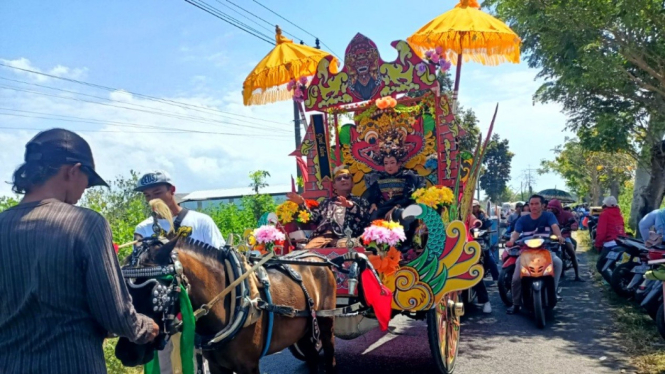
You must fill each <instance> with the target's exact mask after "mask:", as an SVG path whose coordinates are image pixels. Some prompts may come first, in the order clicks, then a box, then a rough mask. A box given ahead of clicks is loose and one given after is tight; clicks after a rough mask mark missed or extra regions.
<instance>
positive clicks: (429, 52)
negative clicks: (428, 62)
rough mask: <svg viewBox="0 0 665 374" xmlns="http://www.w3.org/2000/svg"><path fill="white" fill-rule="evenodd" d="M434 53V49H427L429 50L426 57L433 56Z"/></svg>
mask: <svg viewBox="0 0 665 374" xmlns="http://www.w3.org/2000/svg"><path fill="white" fill-rule="evenodd" d="M433 54H434V51H427V52H425V57H427V58H432V55H433Z"/></svg>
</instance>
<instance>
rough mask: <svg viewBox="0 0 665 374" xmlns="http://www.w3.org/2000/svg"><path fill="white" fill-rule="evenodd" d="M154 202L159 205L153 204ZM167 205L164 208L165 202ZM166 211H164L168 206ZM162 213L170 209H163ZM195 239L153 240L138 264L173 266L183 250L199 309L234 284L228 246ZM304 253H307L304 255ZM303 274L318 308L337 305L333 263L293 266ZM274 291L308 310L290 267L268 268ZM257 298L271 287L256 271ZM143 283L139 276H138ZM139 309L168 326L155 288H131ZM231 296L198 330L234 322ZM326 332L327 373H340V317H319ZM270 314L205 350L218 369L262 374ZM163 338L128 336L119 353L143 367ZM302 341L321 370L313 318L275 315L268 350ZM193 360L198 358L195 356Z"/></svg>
mask: <svg viewBox="0 0 665 374" xmlns="http://www.w3.org/2000/svg"><path fill="white" fill-rule="evenodd" d="M151 206H153V204H152V203H151ZM162 208H163V207H162ZM162 212H163V210H162ZM160 214H161V215H162V216H164V214H166V213H160ZM228 250H229V249H222V250H220V249H217V248H214V247H212V246H210V245H207V244H204V243H202V242H199V241H196V240H193V239H191V238H183V237H181V236H177V235H176V236H175V237H173V238H172V239H171V240H170V241H168V242H167V243H165V244H156V245H151V247H150V248H149V249H148V250H147V251H145V252H144V253H143V254H142V255H141V256H140V259H139V262H138V267H139V268H141V267H154V266H168V265H169V264H170V263H171V255H172V252H173V251H177V252H176V253H177V256H178V261H179V262H180V263H181V264H182V268H183V270H182V271H183V274H184V276H185V279H187V281H188V283H189V292H188V294H189V298H190V300H191V303H192V307H193V309H194V310H197V309H199V308H200V307H201V306H202V305H204V304H206V303H208V302H209V301H210V300H211V299H213V298H214V297H215V296H216V295H218V294H219V293H221V292H222V290H224V289H225V288H226V287H227V286H228V284H229V272H228V271H227V268H226V267H225V265H224V258H225V254H224V251H228ZM238 257H240V258H241V259H242V261H243V262H244V266H245V268H246V269H248V268H249V264H248V263H247V262H246V260H245V257H244V256H238ZM301 258H302V257H301ZM305 258H306V260H307V261H310V262H324V260H323V259H321V258H320V257H317V256H315V255H305ZM289 266H290V267H291V268H292V269H293V270H295V271H296V272H298V273H299V274H300V275H301V277H302V282H303V285H304V286H305V288H306V289H307V290H308V293H309V295H310V297H311V299H312V301H313V307H312V309H313V310H319V311H320V310H333V309H335V307H336V282H335V276H334V274H333V272H332V270H331V269H330V268H329V267H327V266H308V265H299V264H292V265H289ZM266 273H267V276H268V279H269V281H270V284H271V286H270V292H271V296H272V303H273V304H274V305H279V306H286V307H292V308H293V309H296V310H307V309H308V303H307V298H306V297H305V295H304V292H303V290H302V288H301V286H300V285H299V284H298V283H296V282H295V281H294V280H293V279H292V278H291V277H290V276H289V275H287V274H286V273H285V272H283V271H280V270H279V269H277V268H268V269H267V271H266ZM249 280H250V282H249V284H250V294H251V297H255V296H259V294H260V297H261V299H263V300H265V290H264V289H259V288H258V287H257V285H258V284H259V282H258V281H257V278H256V276H255V275H254V274H252V275H251V276H250V277H249ZM137 283H138V279H137ZM129 291H130V294H131V295H132V300H133V304H134V307H135V309H136V310H137V312H139V313H142V314H145V315H147V316H149V317H151V318H152V319H153V320H155V321H156V322H157V323H158V324H159V325H160V327H162V331H163V330H164V328H163V326H164V322H163V320H162V314H161V313H158V312H155V311H153V305H152V304H151V300H152V296H151V294H150V292H151V288H150V287H144V288H135V287H131V288H130V289H129ZM229 299H230V298H228V297H227V298H225V299H224V300H223V302H219V303H216V304H214V305H213V306H212V307H211V308H210V311H209V313H208V314H206V315H204V316H203V317H201V318H200V319H199V320H198V321H197V322H196V333H197V334H199V335H202V336H211V335H214V334H216V333H217V332H219V331H221V330H222V329H224V327H226V325H227V324H228V323H229V319H230V313H231V310H232V308H233V307H232V306H231V303H232V302H231V301H230V300H229ZM317 320H318V326H319V331H320V343H321V348H322V350H323V353H324V355H323V358H324V366H325V369H326V372H331V373H332V372H335V367H336V362H335V357H334V351H335V341H334V317H317ZM267 325H268V313H267V312H265V311H260V316H259V317H258V318H257V319H256V322H255V323H253V324H250V325H248V326H245V327H242V328H241V329H240V330H239V331H238V333H237V334H236V335H235V337H234V338H233V339H231V340H230V341H228V342H226V343H225V344H224V345H223V346H221V347H215V348H214V349H213V350H204V351H203V355H204V357H205V358H206V359H207V360H208V364H209V369H210V372H211V373H212V374H233V373H234V372H235V373H238V374H259V373H260V370H259V359H260V358H261V356H262V353H263V350H264V346H265V344H266V335H267V334H266V333H267V329H268V327H267ZM158 344H159V343H157V342H153V343H150V344H145V345H137V344H134V343H132V342H130V341H129V340H128V339H126V338H120V340H119V341H118V344H117V346H116V357H117V358H118V359H120V361H121V362H122V363H123V365H125V366H137V365H144V364H146V363H148V362H149V361H150V360H151V359H152V358H153V357H154V352H155V349H157V346H158ZM294 345H296V346H297V348H298V349H299V350H300V351H301V352H302V354H303V356H304V357H303V358H304V359H305V361H306V364H307V367H308V369H309V372H310V373H318V365H319V352H318V348H317V346H316V342H314V341H313V339H312V318H311V317H300V316H297V317H287V316H284V315H280V314H275V315H274V323H273V329H272V339H271V340H270V345H269V347H268V350H267V354H273V353H276V352H280V351H282V350H283V349H285V348H288V347H292V346H294ZM192 359H193V358H192Z"/></svg>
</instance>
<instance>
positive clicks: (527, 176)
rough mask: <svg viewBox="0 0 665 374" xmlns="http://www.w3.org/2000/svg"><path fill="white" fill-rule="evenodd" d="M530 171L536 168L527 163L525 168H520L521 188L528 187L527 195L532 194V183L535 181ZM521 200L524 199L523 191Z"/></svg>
mask: <svg viewBox="0 0 665 374" xmlns="http://www.w3.org/2000/svg"><path fill="white" fill-rule="evenodd" d="M532 171H533V172H535V171H538V169H532V168H531V165H529V167H528V168H527V169H524V170H522V181H523V182H524V187H523V189H528V191H529V196H531V195H533V185H534V184H535V183H536V178H535V175H532V174H531V172H532ZM522 200H524V192H522Z"/></svg>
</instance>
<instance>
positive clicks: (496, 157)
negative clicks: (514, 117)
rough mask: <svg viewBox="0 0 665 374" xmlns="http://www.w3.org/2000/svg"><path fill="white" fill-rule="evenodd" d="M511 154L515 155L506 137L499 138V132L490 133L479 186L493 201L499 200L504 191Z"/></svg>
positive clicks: (508, 174) (508, 175) (508, 177)
mask: <svg viewBox="0 0 665 374" xmlns="http://www.w3.org/2000/svg"><path fill="white" fill-rule="evenodd" d="M513 156H515V155H514V154H513V153H512V152H510V149H509V145H508V139H503V140H501V137H500V136H499V134H494V135H492V139H491V140H490V142H489V144H488V145H487V149H486V150H485V156H484V157H483V169H484V170H483V173H482V175H481V176H480V187H481V188H482V189H483V191H485V194H487V196H488V197H489V198H490V199H492V201H493V202H495V203H496V202H501V198H502V196H503V195H504V194H505V192H506V187H507V183H508V181H509V180H510V164H511V161H512V159H513ZM507 201H510V200H507Z"/></svg>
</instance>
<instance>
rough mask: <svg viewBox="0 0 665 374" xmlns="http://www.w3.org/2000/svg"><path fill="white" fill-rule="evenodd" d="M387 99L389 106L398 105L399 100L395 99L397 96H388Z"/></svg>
mask: <svg viewBox="0 0 665 374" xmlns="http://www.w3.org/2000/svg"><path fill="white" fill-rule="evenodd" d="M386 101H387V103H388V106H389V107H390V108H394V107H395V105H397V100H395V98H394V97H392V96H388V97H386Z"/></svg>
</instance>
